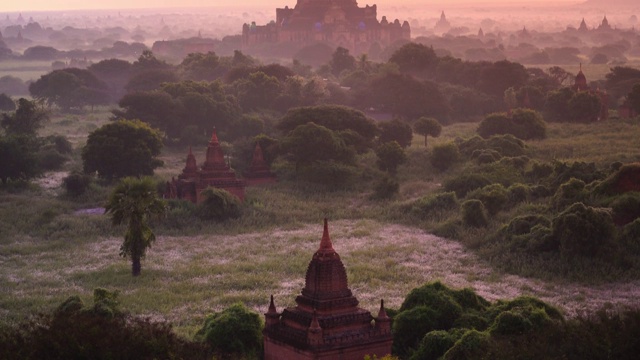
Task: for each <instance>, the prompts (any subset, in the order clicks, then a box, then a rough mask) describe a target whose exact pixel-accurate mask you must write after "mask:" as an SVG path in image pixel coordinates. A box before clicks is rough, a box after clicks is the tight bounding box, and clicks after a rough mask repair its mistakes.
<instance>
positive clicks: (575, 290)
mask: <svg viewBox="0 0 640 360" xmlns="http://www.w3.org/2000/svg"><path fill="white" fill-rule="evenodd" d="M329 226H330V233H331V239H332V242H333V246H334V249H335V250H336V251H337V252H338V253H339V254H340V256H341V258H342V261H343V263H344V264H345V267H346V268H347V272H348V278H349V286H350V288H351V290H352V291H353V293H354V295H355V296H356V297H357V298H358V299H359V300H360V306H362V307H364V308H366V309H368V310H370V311H372V312H374V313H375V311H376V310H377V307H378V306H379V302H380V299H385V304H386V306H388V307H392V308H398V307H399V306H400V305H401V304H402V301H403V299H404V297H405V296H406V295H407V294H408V292H409V291H410V290H411V289H413V288H415V287H417V286H420V285H422V284H424V283H425V282H430V281H435V280H440V281H442V282H443V283H444V284H446V285H447V286H450V287H453V288H463V287H470V288H473V289H474V290H475V291H476V292H477V293H478V294H479V295H481V296H483V297H485V298H486V299H488V300H491V301H495V300H497V299H510V298H514V297H517V296H520V295H533V296H536V297H539V298H540V299H542V300H544V301H547V302H549V303H550V304H552V305H555V306H557V307H559V308H560V309H562V310H563V311H564V312H565V314H566V315H568V316H574V315H576V314H579V313H581V312H591V311H594V310H596V309H599V308H601V307H603V306H610V305H609V304H613V305H614V306H634V305H636V304H637V299H638V297H639V296H640V282H638V281H634V282H625V283H612V284H607V285H601V286H586V285H579V284H572V283H566V282H565V283H560V282H557V283H549V282H544V281H542V280H534V279H526V278H522V277H518V276H514V275H503V274H500V273H496V272H495V271H494V270H492V269H491V267H489V266H488V265H487V264H485V263H483V262H482V261H481V260H480V259H479V258H478V257H477V256H475V255H473V254H472V253H471V252H469V251H467V250H465V248H464V247H463V246H462V245H461V244H460V243H458V242H456V241H453V240H448V239H443V238H439V237H436V236H433V235H430V234H427V233H425V232H424V231H422V230H419V229H415V228H410V227H406V226H401V225H393V224H383V223H380V222H376V221H372V220H358V221H353V220H342V221H331V222H330V224H329ZM321 236H322V224H321V223H320V222H318V223H317V224H309V225H304V226H301V227H299V228H297V229H291V228H287V229H273V230H270V231H266V232H263V233H250V234H243V235H234V236H229V235H201V236H195V237H179V236H160V237H159V238H158V239H157V241H156V243H155V244H154V245H153V247H152V248H151V249H150V250H149V252H148V254H147V257H146V258H145V259H144V260H143V263H142V275H141V276H140V277H138V278H133V277H131V273H130V263H129V262H128V261H127V260H125V259H122V258H120V257H119V256H118V251H119V247H120V243H121V241H122V240H121V239H120V238H118V237H108V238H100V239H97V240H95V241H88V242H86V243H82V242H80V243H78V242H74V243H69V244H66V245H65V244H59V245H58V246H46V244H42V242H37V243H35V242H33V241H29V240H28V239H21V241H16V242H12V243H8V244H4V245H2V246H1V247H0V254H1V256H0V265H1V268H0V286H1V287H2V289H3V290H4V291H2V293H1V294H0V319H2V320H5V321H11V320H14V321H15V320H20V319H24V318H25V317H27V316H28V315H29V314H32V313H34V312H37V311H48V310H51V309H53V308H54V307H55V306H57V305H59V304H60V303H61V302H62V301H63V300H64V299H65V298H66V297H68V296H70V295H75V294H78V295H80V296H81V297H82V298H83V299H84V300H85V301H89V300H90V296H91V293H92V290H93V289H94V288H96V287H105V288H108V289H118V290H120V291H121V295H120V299H121V301H122V304H123V307H124V308H126V309H128V310H130V311H132V312H133V313H135V314H140V315H145V316H151V317H152V318H154V319H164V320H167V321H170V322H171V323H172V324H173V325H174V327H175V328H176V330H177V331H178V332H179V333H181V334H183V335H186V336H191V335H192V334H193V333H194V332H195V331H196V330H197V329H198V327H199V326H201V324H202V321H203V319H204V317H205V316H206V315H207V314H208V313H211V312H213V311H219V310H221V309H223V308H225V307H226V306H228V305H230V304H232V303H234V302H236V301H242V302H244V303H246V304H247V305H248V306H250V307H252V308H254V309H255V310H256V311H258V312H265V311H266V309H267V306H268V302H269V295H271V294H273V295H274V296H275V302H276V306H277V307H278V309H282V308H283V307H285V306H293V305H295V297H296V296H297V295H298V294H299V293H300V291H301V289H302V287H303V286H304V277H305V273H306V268H307V265H308V263H309V261H310V260H311V256H312V255H313V253H314V252H315V250H316V249H317V247H318V245H319V242H320V238H321ZM38 244H39V245H40V246H39V248H38V251H34V249H33V247H34V246H38ZM27 248H28V249H27Z"/></svg>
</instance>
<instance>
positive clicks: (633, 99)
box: [627, 83, 640, 114]
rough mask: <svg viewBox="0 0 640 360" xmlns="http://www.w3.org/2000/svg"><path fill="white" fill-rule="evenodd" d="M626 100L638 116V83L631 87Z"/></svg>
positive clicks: (639, 107)
mask: <svg viewBox="0 0 640 360" xmlns="http://www.w3.org/2000/svg"><path fill="white" fill-rule="evenodd" d="M627 100H629V105H630V106H631V108H632V109H633V110H634V111H635V112H636V114H640V83H638V84H635V85H633V89H631V92H630V93H629V94H628V95H627Z"/></svg>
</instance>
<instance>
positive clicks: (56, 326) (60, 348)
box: [0, 289, 210, 360]
mask: <svg viewBox="0 0 640 360" xmlns="http://www.w3.org/2000/svg"><path fill="white" fill-rule="evenodd" d="M117 297H118V292H117V291H108V290H105V289H95V290H94V296H93V302H94V304H93V306H91V307H87V306H85V304H84V303H83V301H82V300H81V299H80V297H79V296H77V295H76V296H71V297H69V298H68V299H67V300H65V301H64V302H63V303H62V304H60V305H59V306H58V308H57V309H56V310H55V311H53V312H52V313H51V314H40V315H37V316H34V317H32V318H31V319H30V320H29V322H26V323H24V324H21V325H20V326H19V327H16V328H8V329H3V328H1V327H0V358H2V359H98V360H107V359H203V360H204V359H207V358H210V357H209V354H208V351H207V348H206V347H204V346H202V345H201V344H199V343H195V342H191V341H188V340H184V339H182V338H180V337H178V336H177V335H176V334H175V333H174V332H173V330H172V328H171V325H169V324H167V323H161V322H153V321H151V320H149V319H148V318H141V317H136V316H132V315H130V314H128V313H127V312H125V311H122V310H121V309H120V308H119V306H118V300H117Z"/></svg>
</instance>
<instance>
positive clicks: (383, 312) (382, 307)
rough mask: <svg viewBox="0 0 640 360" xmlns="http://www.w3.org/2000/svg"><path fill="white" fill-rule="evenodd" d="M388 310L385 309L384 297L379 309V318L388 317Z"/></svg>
mask: <svg viewBox="0 0 640 360" xmlns="http://www.w3.org/2000/svg"><path fill="white" fill-rule="evenodd" d="M388 318H389V315H387V311H386V310H385V309H384V299H380V310H379V311H378V320H385V319H388Z"/></svg>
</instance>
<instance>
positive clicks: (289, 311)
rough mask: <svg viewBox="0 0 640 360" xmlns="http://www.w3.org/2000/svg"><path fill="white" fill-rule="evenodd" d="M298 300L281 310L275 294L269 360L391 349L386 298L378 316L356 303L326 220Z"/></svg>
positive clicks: (267, 337)
mask: <svg viewBox="0 0 640 360" xmlns="http://www.w3.org/2000/svg"><path fill="white" fill-rule="evenodd" d="M296 303H297V306H295V307H290V308H286V309H284V310H283V311H282V312H281V313H278V311H277V310H276V307H275V303H274V300H273V296H271V303H270V305H269V310H268V312H267V313H266V314H265V320H266V321H265V328H264V331H263V333H264V359H265V360H295V359H341V360H352V359H353V360H356V359H357V360H362V359H363V358H364V357H365V355H371V356H373V355H376V356H378V357H383V356H384V355H387V354H390V353H391V343H392V340H393V336H392V334H391V319H390V318H389V317H388V316H387V313H386V312H385V310H384V302H381V304H380V311H379V312H378V316H377V317H376V318H374V317H373V316H371V313H370V312H369V311H367V310H364V309H362V308H359V307H358V299H356V298H355V297H354V296H353V294H352V293H351V290H350V289H349V286H348V284H347V272H346V270H345V268H344V265H343V264H342V261H341V260H340V256H339V255H338V253H337V252H336V251H335V250H334V249H333V245H332V244H331V239H330V238H329V229H328V225H327V220H326V219H325V220H324V234H323V235H322V240H321V241H320V248H319V249H318V250H317V251H316V253H315V254H313V258H312V259H311V262H310V263H309V267H308V268H307V276H306V280H305V287H304V289H302V294H301V295H298V297H296Z"/></svg>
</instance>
